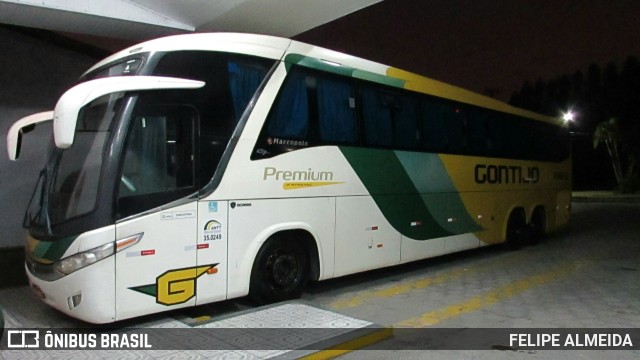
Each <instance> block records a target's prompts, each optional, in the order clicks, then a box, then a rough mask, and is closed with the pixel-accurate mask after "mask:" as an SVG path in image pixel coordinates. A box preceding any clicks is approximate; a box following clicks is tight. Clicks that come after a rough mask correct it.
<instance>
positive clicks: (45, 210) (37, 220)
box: [22, 166, 53, 236]
mask: <svg viewBox="0 0 640 360" xmlns="http://www.w3.org/2000/svg"><path fill="white" fill-rule="evenodd" d="M48 172H49V171H48V166H45V167H44V168H43V169H42V170H40V175H38V181H37V182H36V186H35V189H34V190H33V194H31V199H30V200H29V205H27V211H25V214H24V218H23V219H22V227H23V228H25V229H29V228H31V227H32V226H33V225H36V226H38V225H44V227H45V229H46V235H47V236H52V235H53V232H52V230H51V219H50V218H49V197H48V196H47V187H48V181H47V180H48ZM38 189H40V198H39V200H38V211H37V212H36V213H35V215H34V216H31V209H32V205H33V200H34V199H35V197H36V193H37V192H38ZM43 216H44V221H42V220H43V219H42V218H43Z"/></svg>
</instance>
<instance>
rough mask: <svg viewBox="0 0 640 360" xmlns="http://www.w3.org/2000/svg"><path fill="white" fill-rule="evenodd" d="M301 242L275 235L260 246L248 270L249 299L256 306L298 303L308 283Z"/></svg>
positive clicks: (307, 259)
mask: <svg viewBox="0 0 640 360" xmlns="http://www.w3.org/2000/svg"><path fill="white" fill-rule="evenodd" d="M300 240H301V239H296V238H292V237H285V236H284V235H276V236H275V237H272V238H271V239H269V240H267V242H266V243H265V244H264V245H262V247H261V248H260V250H259V251H258V255H257V256H256V259H255V261H254V264H253V268H252V269H251V280H250V281H251V282H250V285H249V297H250V298H251V299H252V300H253V301H254V302H256V303H257V304H260V305H262V304H270V303H274V302H279V301H285V300H291V299H297V298H299V297H300V295H301V294H302V290H304V287H305V286H306V284H307V281H308V279H309V257H308V255H307V254H308V252H307V250H306V249H305V247H304V245H303V243H302V241H300Z"/></svg>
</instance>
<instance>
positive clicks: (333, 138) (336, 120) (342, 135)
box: [317, 79, 357, 143]
mask: <svg viewBox="0 0 640 360" xmlns="http://www.w3.org/2000/svg"><path fill="white" fill-rule="evenodd" d="M317 93H318V118H319V121H320V138H321V139H322V141H326V142H337V143H355V142H356V140H357V135H356V134H357V132H356V112H355V103H354V101H355V100H353V90H352V87H351V86H350V84H349V83H347V82H344V81H336V80H333V79H319V80H318V82H317Z"/></svg>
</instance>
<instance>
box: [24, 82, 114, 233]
mask: <svg viewBox="0 0 640 360" xmlns="http://www.w3.org/2000/svg"><path fill="white" fill-rule="evenodd" d="M122 99H123V93H118V94H110V95H107V96H103V97H100V98H98V99H96V100H94V101H93V102H91V103H90V104H89V105H87V106H86V107H84V108H83V109H82V111H81V112H80V115H79V118H78V122H77V124H76V135H75V141H74V143H73V145H72V146H71V147H69V148H67V149H64V150H63V149H58V148H56V147H55V145H54V144H53V141H52V142H51V144H50V147H51V151H50V154H51V155H50V156H49V161H48V163H47V166H46V167H45V168H44V169H43V170H42V172H41V174H40V181H39V186H38V188H37V189H36V192H35V194H34V197H36V196H37V197H39V199H38V201H34V200H35V199H32V202H31V204H30V205H29V209H28V211H27V219H25V220H26V224H25V225H28V226H34V225H35V226H45V227H46V228H47V229H48V232H50V231H51V229H50V227H51V226H54V225H56V224H60V223H62V222H65V221H67V220H69V219H73V218H76V217H79V216H82V215H85V214H87V213H89V212H91V211H92V210H94V209H95V206H96V202H97V194H98V188H99V186H100V171H101V168H102V162H103V156H104V149H105V146H106V145H107V143H108V140H109V137H110V132H111V129H112V128H113V122H114V119H115V117H116V115H117V111H118V108H119V107H120V106H121V103H122Z"/></svg>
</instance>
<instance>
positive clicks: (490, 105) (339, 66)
mask: <svg viewBox="0 0 640 360" xmlns="http://www.w3.org/2000/svg"><path fill="white" fill-rule="evenodd" d="M178 50H202V51H221V52H232V53H242V54H249V55H255V56H260V57H265V58H269V59H274V60H281V59H282V60H284V61H286V62H291V63H297V64H300V65H302V66H306V67H311V68H316V69H320V70H324V71H329V72H333V73H338V74H343V75H348V76H351V77H356V78H361V79H365V80H371V81H375V82H379V83H383V84H387V85H391V86H394V87H399V88H403V89H407V90H411V91H416V92H420V93H424V94H429V95H433V96H437V97H440V98H445V99H451V100H455V101H459V102H462V103H466V104H469V105H475V106H479V107H483V108H487V109H492V110H496V111H500V112H505V113H509V114H513V115H517V116H522V117H526V118H530V119H535V120H539V121H544V122H547V123H551V124H556V125H557V124H560V123H561V120H560V119H559V118H554V117H550V116H544V115H541V114H537V113H535V112H532V111H528V110H524V109H520V108H516V107H514V106H511V105H509V104H506V103H504V102H502V101H499V100H496V99H493V98H491V97H488V96H484V95H481V94H478V93H475V92H472V91H469V90H466V89H463V88H460V87H457V86H453V85H450V84H447V83H444V82H441V81H438V80H434V79H430V78H428V77H425V76H422V75H418V74H415V73H411V72H408V71H405V70H401V69H398V68H394V67H391V66H387V65H383V64H380V63H376V62H374V61H370V60H366V59H363V58H359V57H356V56H352V55H348V54H344V53H341V52H338V51H334V50H329V49H326V48H322V47H319V46H315V45H310V44H306V43H303V42H299V41H294V40H291V39H285V38H281V37H275V36H268V35H256V34H243V33H197V34H184V35H174V36H168V37H163V38H159V39H154V40H150V41H147V42H143V43H140V44H137V45H133V46H131V47H129V48H127V49H124V50H122V51H119V52H117V53H115V54H113V55H111V56H109V57H107V58H106V59H104V60H102V61H100V62H98V63H97V64H95V65H94V66H93V67H91V68H90V69H89V70H87V72H86V73H89V72H91V71H93V70H95V69H97V68H99V67H102V66H104V65H106V64H109V63H111V62H114V61H116V60H118V59H121V58H124V57H128V56H131V55H133V54H136V53H142V52H162V51H178ZM86 73H85V74H86Z"/></svg>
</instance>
